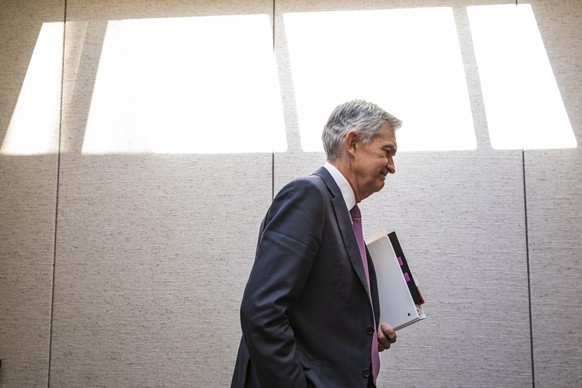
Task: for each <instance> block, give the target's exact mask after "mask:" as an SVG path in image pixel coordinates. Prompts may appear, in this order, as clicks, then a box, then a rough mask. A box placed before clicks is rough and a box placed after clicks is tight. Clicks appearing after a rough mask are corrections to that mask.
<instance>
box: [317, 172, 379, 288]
mask: <svg viewBox="0 0 582 388" xmlns="http://www.w3.org/2000/svg"><path fill="white" fill-rule="evenodd" d="M314 175H318V176H320V177H321V178H322V179H323V181H324V182H325V184H326V185H327V188H328V189H329V191H330V192H331V194H332V198H331V204H332V206H333V209H334V212H335V217H336V220H337V224H338V227H339V230H340V234H341V239H342V241H343V243H344V246H345V248H346V251H347V253H348V256H349V258H350V261H351V263H352V267H353V268H354V271H356V274H357V275H358V278H359V279H360V282H361V283H362V287H364V289H365V290H366V293H367V294H368V295H370V292H369V290H368V282H367V281H366V274H365V273H364V265H363V264H362V259H361V256H360V248H359V247H358V241H357V240H356V235H355V234H354V227H353V225H352V220H351V218H350V214H349V211H348V209H347V208H346V202H345V201H344V198H343V196H342V194H341V191H340V189H339V187H338V185H337V184H336V183H335V180H334V179H333V177H332V176H331V174H330V173H329V171H327V169H326V168H325V167H320V168H319V169H318V170H317V171H316V172H315V173H314Z"/></svg>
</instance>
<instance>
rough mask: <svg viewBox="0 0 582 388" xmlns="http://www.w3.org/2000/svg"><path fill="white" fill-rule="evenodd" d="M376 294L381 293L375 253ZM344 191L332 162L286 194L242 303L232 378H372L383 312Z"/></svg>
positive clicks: (265, 382)
mask: <svg viewBox="0 0 582 388" xmlns="http://www.w3.org/2000/svg"><path fill="white" fill-rule="evenodd" d="M368 266H369V271H370V283H371V285H372V300H373V303H374V307H375V310H374V311H376V312H378V311H379V308H378V294H377V288H376V275H375V272H374V266H373V264H372V261H371V260H370V258H369V256H368ZM367 288H368V287H367V282H366V278H365V274H364V267H363V265H362V261H361V258H360V253H359V249H358V244H357V241H356V237H355V234H354V230H353V227H352V223H351V219H350V215H349V212H348V209H347V208H346V204H345V202H344V199H343V197H342V194H341V192H340V190H339V188H338V186H337V184H336V183H335V181H334V180H333V178H332V176H331V175H330V173H329V172H328V171H327V170H326V169H325V168H323V167H321V168H320V169H318V170H317V171H316V172H315V173H314V174H313V175H310V176H308V177H304V178H300V179H297V180H294V181H292V182H291V183H289V184H288V185H287V186H285V187H284V188H283V189H281V191H280V192H279V193H278V194H277V196H276V197H275V199H274V200H273V203H272V205H271V207H270V208H269V210H268V212H267V214H266V216H265V218H264V220H263V223H262V224H261V229H260V235H259V240H258V245H257V252H256V257H255V263H254V266H253V268H252V271H251V274H250V277H249V280H248V283H247V286H246V288H245V292H244V295H243V300H242V304H241V311H240V314H241V327H242V332H243V338H242V340H241V344H240V347H239V352H238V358H237V361H236V366H235V371H234V375H233V379H232V387H245V386H246V387H263V388H271V387H277V388H282V387H293V388H296V387H334V388H337V387H349V388H355V387H367V385H368V376H369V373H370V368H371V367H370V364H371V356H370V353H371V344H372V337H371V336H372V335H373V333H374V326H375V323H374V320H373V315H372V309H371V306H370V299H369V297H368V290H367Z"/></svg>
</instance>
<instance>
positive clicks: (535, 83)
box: [467, 4, 577, 149]
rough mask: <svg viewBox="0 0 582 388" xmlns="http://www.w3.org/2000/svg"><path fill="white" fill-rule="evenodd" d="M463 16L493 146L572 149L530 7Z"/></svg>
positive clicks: (474, 10)
mask: <svg viewBox="0 0 582 388" xmlns="http://www.w3.org/2000/svg"><path fill="white" fill-rule="evenodd" d="M467 13H468V15H469V21H470V24H471V32H472V36H473V44H474V47H475V55H476V57H477V65H478V68H479V75H480V78H481V88H482V90H483V99H484V102H485V110H486V114H487V124H488V127H489V134H490V138H491V145H492V147H493V148H495V149H552V148H576V147H577V144H576V138H575V136H574V132H573V130H572V125H571V124H570V120H569V118H568V113H567V112H566V108H565V107H564V103H563V101H562V97H561V94H560V91H559V89H558V85H557V83H556V79H555V77H554V73H553V71H552V67H551V64H550V61H549V59H548V55H547V53H546V50H545V48H544V43H543V41H542V37H541V35H540V32H539V29H538V25H537V23H536V19H535V16H534V13H533V10H532V7H531V6H530V5H529V4H523V5H522V4H520V5H518V6H516V5H489V6H472V7H467Z"/></svg>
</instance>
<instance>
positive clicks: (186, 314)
mask: <svg viewBox="0 0 582 388" xmlns="http://www.w3.org/2000/svg"><path fill="white" fill-rule="evenodd" d="M499 3H500V2H499V1H486V0H481V1H474V2H470V1H461V0H458V1H438V2H437V1H420V0H418V1H414V2H410V1H374V0H367V1H340V2H338V1H323V0H322V1H318V2H313V1H291V0H277V1H275V2H272V1H267V0H264V1H253V2H236V1H231V2H228V1H219V2H213V5H211V6H209V5H208V4H206V2H203V1H198V2H196V1H195V2H192V1H179V0H176V1H164V2H155V1H143V0H142V1H133V0H125V1H121V2H120V1H102V2H99V3H98V4H96V3H95V2H91V1H83V0H68V1H66V2H65V1H61V0H51V1H46V2H42V4H40V3H39V2H36V1H28V0H27V1H19V2H11V1H2V2H1V8H0V9H2V13H1V14H0V49H1V52H2V55H1V56H0V82H1V85H2V88H0V96H1V105H0V183H1V185H0V220H1V221H2V224H1V225H2V226H1V227H0V247H1V249H0V263H1V266H0V359H2V361H3V366H2V368H1V369H0V387H44V386H51V387H79V386H83V387H93V386H95V387H97V386H118V387H126V386H127V387H130V386H131V387H137V386H139V387H141V386H144V387H146V386H147V387H157V386H176V387H182V386H184V387H186V386H199V387H206V386H209V387H222V386H228V384H229V382H230V377H231V371H232V366H233V363H234V359H235V356H236V349H237V347H238V341H239V339H240V329H239V322H238V306H239V303H240V298H241V293H242V290H243V287H244V284H245V282H246V277H247V275H248V272H249V270H250V267H251V265H252V261H253V253H254V246H255V243H256V233H257V230H258V226H259V223H260V220H261V218H262V216H263V214H264V212H265V210H266V208H267V207H268V205H269V203H270V199H271V197H272V194H273V192H276V191H277V190H278V189H279V188H280V187H281V186H282V185H283V184H284V183H286V182H287V181H288V180H289V179H291V178H293V177H295V176H298V175H301V174H308V173H310V172H312V171H313V170H314V169H315V168H316V167H318V166H319V165H321V163H322V161H323V154H322V152H321V149H320V148H318V144H317V142H318V136H319V132H320V128H321V126H322V124H323V121H324V120H325V117H326V115H327V114H329V112H330V110H331V108H332V107H333V106H334V105H335V104H337V103H339V102H342V101H344V100H346V99H348V98H354V97H363V98H367V99H370V100H372V101H374V102H377V103H379V104H380V105H382V106H383V107H385V108H386V109H387V110H389V111H392V112H393V113H395V114H396V115H397V116H400V117H401V118H403V119H404V121H405V126H404V127H403V129H402V130H401V131H400V132H399V135H398V139H399V142H400V151H399V155H398V157H397V160H396V163H397V174H396V175H394V176H393V177H392V178H391V179H390V181H389V184H388V185H387V187H386V188H385V189H384V190H383V191H382V192H380V193H378V194H376V195H374V196H372V197H371V198H370V199H369V200H367V201H366V202H365V203H364V205H363V212H364V217H365V220H366V222H365V232H366V234H368V235H370V234H372V233H374V232H376V231H378V230H381V229H390V230H392V229H395V230H397V231H398V233H399V236H400V239H401V241H402V244H403V247H404V249H405V251H406V253H407V256H408V257H409V261H410V262H411V264H412V265H413V267H414V269H415V272H416V277H417V279H418V280H419V281H420V286H421V289H422V290H423V294H424V296H425V298H426V299H427V304H426V308H425V311H426V313H427V319H426V320H425V321H423V322H422V323H419V324H416V325H414V326H411V327H408V328H406V329H403V330H402V331H401V332H400V333H399V340H398V343H397V346H396V347H395V348H394V349H393V350H391V351H390V352H385V353H383V354H382V362H383V369H382V372H381V376H380V383H379V386H380V387H402V386H433V387H451V386H480V387H481V386H492V387H498V386H510V387H521V386H533V385H534V383H535V385H536V386H538V387H555V386H559V387H575V386H577V384H579V381H580V380H582V372H581V370H580V368H579V365H580V364H581V363H582V351H581V350H580V349H582V334H581V333H582V330H581V329H582V304H581V303H580V301H579V299H578V298H577V295H579V294H580V293H581V291H582V286H581V285H580V284H582V282H581V280H582V255H581V254H580V252H582V245H581V243H580V240H579V236H580V235H581V234H582V199H581V198H582V196H581V195H580V192H581V191H582V183H581V181H580V174H581V172H582V152H581V151H580V150H581V148H580V145H581V143H582V111H581V107H580V104H579V101H580V94H581V85H582V82H581V81H582V79H581V75H580V67H579V64H580V63H581V62H582V58H581V53H582V48H581V45H582V36H581V35H580V28H579V26H580V25H581V24H582V4H581V3H580V2H578V1H577V0H571V1H559V2H558V1H549V0H532V1H531V2H528V3H525V2H521V1H520V2H519V3H520V7H518V9H517V12H513V11H516V9H515V2H513V1H507V2H505V3H506V4H502V5H501V6H500V5H499ZM501 3H503V2H501ZM329 11H333V12H329ZM512 12H513V13H512ZM273 39H274V40H273ZM512 45H513V46H512ZM512 47H513V48H516V47H517V48H518V49H517V54H516V53H514V52H513V51H511V50H510V49H511V48H512ZM503 50H506V51H503ZM522 50H523V51H522ZM531 53H537V54H540V53H541V54H542V55H541V56H538V57H532V59H528V60H524V59H523V58H529V57H527V55H529V54H531ZM516 80H519V81H520V82H522V83H521V84H520V83H519V82H517V81H516ZM514 81H515V82H514ZM548 85H549V86H548ZM552 86H553V87H554V88H553V89H552ZM505 98H507V101H509V103H507V102H505V100H504V99H505ZM503 115H505V116H503ZM500 117H502V118H503V120H500V119H499V118H500ZM519 131H523V132H522V133H521V134H520V133H519ZM510 135H515V136H514V137H512V136H510Z"/></svg>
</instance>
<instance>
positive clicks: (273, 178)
mask: <svg viewBox="0 0 582 388" xmlns="http://www.w3.org/2000/svg"><path fill="white" fill-rule="evenodd" d="M272 20H273V31H272V35H271V36H272V39H273V57H274V56H275V55H276V53H275V0H273V10H272ZM271 145H272V143H271ZM274 198H275V150H273V149H271V200H273V199H274Z"/></svg>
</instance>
